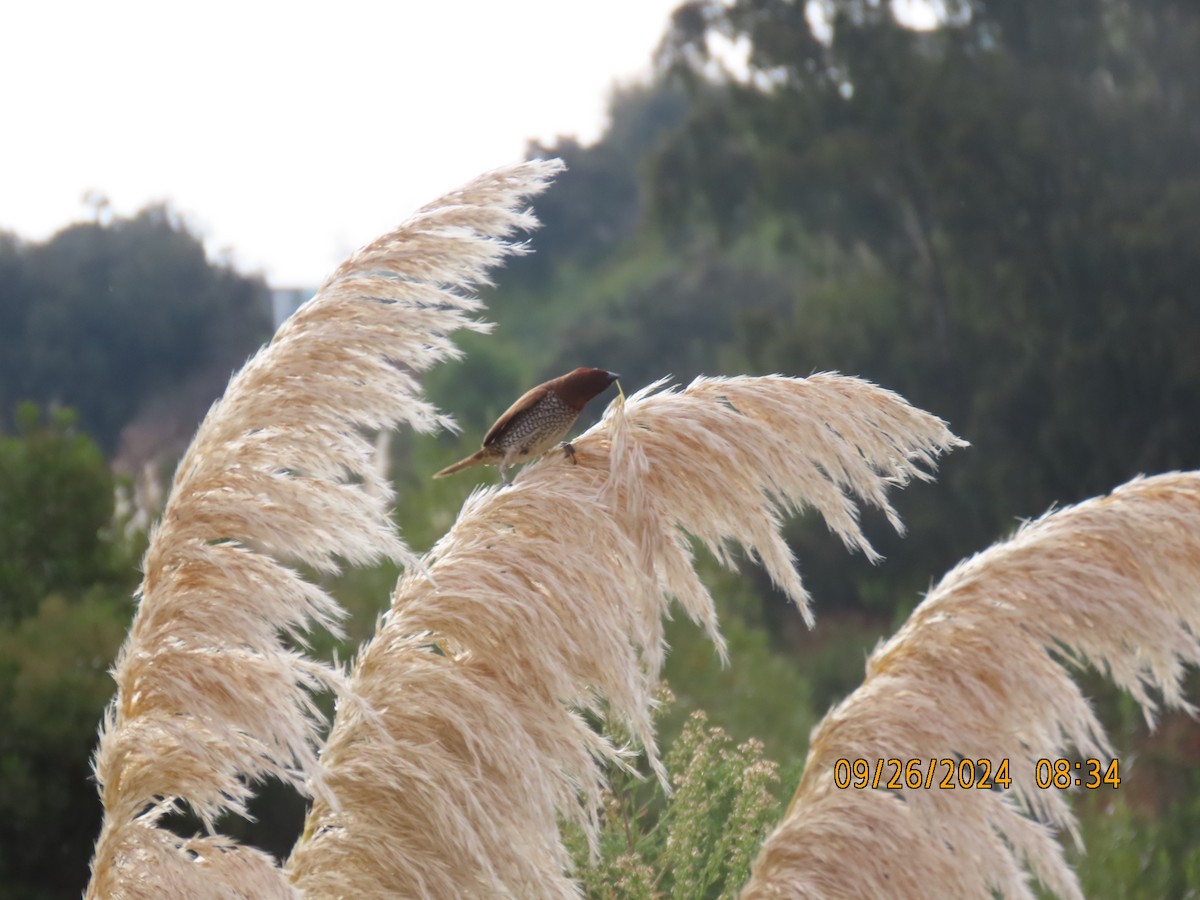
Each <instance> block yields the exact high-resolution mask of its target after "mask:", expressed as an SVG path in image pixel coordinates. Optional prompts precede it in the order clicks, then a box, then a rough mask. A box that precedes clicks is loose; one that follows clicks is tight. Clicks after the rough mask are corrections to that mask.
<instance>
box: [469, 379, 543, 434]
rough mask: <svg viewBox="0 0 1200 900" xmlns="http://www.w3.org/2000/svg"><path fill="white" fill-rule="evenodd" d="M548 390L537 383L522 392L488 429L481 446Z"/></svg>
mask: <svg viewBox="0 0 1200 900" xmlns="http://www.w3.org/2000/svg"><path fill="white" fill-rule="evenodd" d="M549 390H550V388H549V387H548V386H547V385H545V384H539V385H538V386H537V387H535V388H530V389H529V390H527V391H526V392H525V393H524V394H522V395H521V396H520V397H519V398H518V399H517V402H516V403H514V404H513V405H512V406H510V407H509V408H508V409H506V410H505V411H504V414H503V415H502V416H500V418H498V419H497V420H496V423H495V424H494V425H493V426H492V427H491V428H489V429H488V433H487V434H485V435H484V436H483V446H485V447H486V446H487V445H488V444H490V443H491V442H492V441H494V440H495V439H496V438H497V437H499V435H500V433H501V432H503V431H504V429H505V428H507V427H508V425H509V423H510V422H512V420H513V419H515V418H516V417H517V416H519V415H520V414H521V413H523V412H525V410H527V409H529V408H530V407H531V406H533V405H534V404H535V403H537V402H538V401H539V400H541V399H542V398H543V397H545V396H546V394H547V393H548V392H549Z"/></svg>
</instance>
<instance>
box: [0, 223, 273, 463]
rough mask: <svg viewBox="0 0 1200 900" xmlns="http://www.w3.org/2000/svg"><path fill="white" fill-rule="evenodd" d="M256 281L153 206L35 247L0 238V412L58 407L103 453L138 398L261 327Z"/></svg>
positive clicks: (222, 360) (235, 353) (258, 336)
mask: <svg viewBox="0 0 1200 900" xmlns="http://www.w3.org/2000/svg"><path fill="white" fill-rule="evenodd" d="M265 290H266V288H265V285H264V284H263V283H262V281H260V280H258V279H255V278H247V277H245V276H243V275H240V274H238V273H236V272H235V271H234V270H233V269H231V268H227V267H224V266H219V265H214V264H212V263H210V262H209V260H208V259H207V257H206V255H205V251H204V245H203V243H202V242H201V241H200V239H199V238H198V237H197V236H196V235H195V234H193V233H192V232H191V231H189V230H188V228H187V226H186V225H185V224H184V222H183V221H182V220H181V218H180V217H179V216H178V215H177V214H175V213H173V212H172V211H171V210H169V209H168V208H166V207H162V206H156V207H149V208H147V209H145V210H143V211H141V212H140V213H138V214H137V215H136V216H133V217H132V218H121V217H117V218H115V219H113V220H112V221H111V222H108V223H100V222H92V223H85V224H78V225H72V226H70V227H69V228H66V229H64V230H62V231H60V232H59V233H58V234H56V235H54V236H53V237H52V238H51V239H50V240H48V241H47V242H45V243H43V244H31V245H25V244H20V243H18V242H16V241H15V240H13V239H11V238H9V237H7V236H0V360H3V362H0V409H3V410H8V409H11V408H12V407H13V406H14V405H15V404H16V403H17V402H19V401H21V400H35V401H37V402H39V403H62V404H68V405H70V406H73V407H75V408H76V409H78V410H79V412H80V418H81V421H82V423H83V425H84V427H85V428H86V429H87V430H88V432H89V433H90V434H93V435H94V436H95V437H96V438H97V440H98V441H99V443H100V445H101V446H102V447H104V448H105V449H106V450H108V451H110V452H111V451H112V450H113V449H115V447H116V445H117V439H118V436H119V434H120V430H121V428H122V427H123V426H124V425H125V424H126V423H127V422H128V421H129V420H130V419H132V418H133V416H134V415H135V414H136V413H137V411H138V410H139V409H140V408H141V407H142V405H143V404H144V403H145V402H146V401H148V400H149V399H151V398H152V397H154V396H155V395H156V394H158V393H160V392H162V391H164V390H165V389H169V388H171V387H175V386H178V384H179V383H180V382H181V381H182V380H183V379H184V378H185V377H187V376H188V375H190V374H192V373H194V372H196V371H197V370H198V369H200V368H202V367H204V366H211V365H218V366H221V367H223V368H226V369H229V368H233V367H234V366H236V365H237V363H239V362H240V361H241V360H242V359H244V358H245V356H246V355H247V354H248V352H249V351H250V350H252V349H253V348H254V347H255V346H256V345H257V344H258V343H259V342H260V341H261V340H262V338H263V337H265V336H266V333H267V322H266V298H265Z"/></svg>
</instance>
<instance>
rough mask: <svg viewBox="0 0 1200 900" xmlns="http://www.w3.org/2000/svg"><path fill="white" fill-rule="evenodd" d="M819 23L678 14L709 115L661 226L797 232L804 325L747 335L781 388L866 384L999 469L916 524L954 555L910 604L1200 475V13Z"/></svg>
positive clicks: (770, 2) (1080, 11)
mask: <svg viewBox="0 0 1200 900" xmlns="http://www.w3.org/2000/svg"><path fill="white" fill-rule="evenodd" d="M808 6H809V4H806V3H802V2H785V0H739V2H734V3H732V4H729V5H725V4H720V3H715V2H714V3H709V2H699V3H691V4H686V5H685V6H684V7H683V8H681V10H680V11H679V12H678V13H677V14H676V17H675V20H674V26H673V30H672V33H671V35H670V37H669V39H668V41H667V44H666V48H667V49H666V52H665V58H666V60H667V61H668V64H670V65H673V66H674V67H675V70H676V71H678V72H682V73H684V75H685V76H686V78H685V80H686V81H688V82H689V83H690V84H692V85H693V86H694V90H693V109H692V113H691V114H690V116H689V119H688V121H687V122H686V123H685V125H684V126H683V128H682V129H680V131H679V132H678V133H677V135H676V136H675V138H674V139H673V140H672V141H671V142H670V143H669V145H668V146H667V147H665V148H664V150H663V151H662V153H661V154H660V157H659V159H658V162H657V164H656V167H655V173H656V178H655V182H654V183H655V184H656V185H657V188H656V204H657V208H658V210H659V218H660V220H662V221H664V222H667V223H675V224H676V227H685V228H686V227H692V226H691V224H690V223H691V222H693V221H694V220H695V218H696V217H697V216H707V217H709V218H712V219H713V220H715V221H716V222H718V223H719V228H720V229H721V230H722V232H723V233H725V234H726V237H727V238H728V239H732V238H736V237H737V236H738V235H739V234H745V233H747V232H749V231H752V230H754V229H756V228H757V229H761V228H762V224H761V223H762V222H763V221H771V220H781V221H782V222H783V223H784V224H783V225H782V226H781V227H780V231H781V233H786V234H788V235H789V240H790V241H791V242H792V244H793V246H795V247H797V248H798V249H797V253H799V254H801V255H804V256H806V257H807V258H808V259H809V260H811V261H812V262H811V263H810V265H809V273H810V274H809V277H808V278H806V279H805V280H804V283H803V285H802V287H801V288H800V289H798V290H797V292H796V297H795V303H794V309H793V313H792V315H791V317H790V320H784V321H780V319H779V317H775V316H769V315H766V316H764V315H761V314H760V315H758V316H757V317H754V318H749V319H747V320H745V321H744V323H743V324H744V327H745V329H746V331H745V335H746V339H745V341H744V343H743V348H744V350H745V352H746V353H747V355H749V356H750V358H751V359H752V360H753V361H754V363H755V366H756V368H762V369H766V370H782V371H788V370H794V369H795V368H796V367H797V366H802V367H804V368H805V369H807V368H809V367H815V368H827V367H828V368H837V369H848V370H851V371H856V372H860V373H862V374H864V375H867V376H868V377H872V378H874V379H876V380H879V381H881V382H883V383H887V384H890V385H893V386H895V387H896V388H897V389H898V390H901V391H903V392H904V393H905V395H906V396H910V397H912V398H914V400H915V401H916V402H919V403H921V404H922V405H923V406H925V407H926V408H929V409H933V410H935V411H937V412H938V413H939V414H940V415H942V416H944V417H946V418H947V419H949V420H950V421H951V422H953V423H954V425H955V426H956V428H958V429H960V430H961V432H962V433H963V434H964V435H965V436H966V437H967V438H969V439H970V440H971V441H972V442H973V443H975V444H976V446H977V447H978V448H980V449H979V450H978V451H976V452H973V453H972V454H970V455H969V456H968V457H967V458H966V459H964V460H963V461H962V462H961V463H955V464H952V466H951V467H950V469H949V470H948V482H949V484H950V486H951V487H952V491H948V492H943V493H942V494H940V495H939V500H938V502H939V503H940V504H943V506H942V508H941V509H939V510H938V511H937V512H936V514H932V515H929V516H927V517H925V518H926V519H927V521H928V522H930V523H942V525H941V526H937V525H936V524H934V525H933V526H932V527H933V528H934V531H931V532H921V531H919V530H918V529H920V528H921V527H922V524H921V521H920V519H917V520H915V521H914V523H913V524H914V535H915V536H916V537H917V538H918V540H916V541H914V542H913V543H914V544H917V545H924V546H929V547H939V548H941V549H940V551H939V552H941V553H943V554H944V555H943V556H941V557H940V558H937V559H922V560H920V561H918V562H916V563H915V564H914V565H913V566H912V567H911V568H910V569H909V572H908V574H907V575H906V576H905V577H904V581H905V582H907V583H909V584H911V585H912V586H913V587H914V588H915V587H917V586H919V585H920V584H921V583H922V582H924V581H925V580H927V579H928V577H929V574H930V573H931V572H935V571H939V570H940V569H941V568H944V567H945V566H946V565H948V563H949V562H950V561H952V560H953V559H954V558H955V557H957V556H961V555H962V554H964V553H966V552H968V551H969V550H970V549H971V548H972V547H974V546H978V545H979V544H981V543H984V542H985V541H987V540H989V539H990V538H991V537H992V536H993V535H994V534H995V533H996V532H997V531H998V530H1001V529H1004V528H1006V527H1009V523H1011V522H1012V521H1013V520H1014V518H1016V517H1020V516H1029V515H1033V514H1037V513H1038V512H1041V511H1043V510H1044V509H1046V508H1047V507H1048V506H1049V505H1050V504H1051V503H1054V502H1064V501H1073V500H1077V499H1080V498H1082V497H1085V496H1088V495H1090V494H1093V493H1096V492H1097V491H1099V490H1102V489H1104V488H1105V487H1106V486H1107V485H1110V484H1113V483H1117V482H1120V481H1123V480H1125V479H1127V478H1129V477H1130V476H1131V475H1134V474H1136V473H1138V472H1142V471H1160V470H1166V469H1175V468H1187V467H1190V466H1195V465H1197V464H1200V420H1197V418H1196V417H1195V416H1193V415H1191V414H1190V411H1191V410H1192V409H1194V408H1196V407H1197V405H1200V378H1198V377H1197V375H1198V374H1200V370H1198V369H1197V366H1198V365H1200V363H1198V362H1197V354H1196V352H1195V347H1196V346H1197V345H1200V302H1198V300H1200V298H1198V295H1197V290H1196V287H1195V285H1196V284H1198V283H1200V260H1198V258H1197V257H1196V254H1195V253H1194V252H1191V250H1189V247H1193V246H1194V244H1195V241H1196V239H1197V236H1198V235H1200V203H1198V202H1197V200H1198V199H1200V166H1198V165H1197V160H1200V134H1198V133H1197V131H1196V129H1195V128H1194V126H1193V123H1194V121H1195V116H1196V114H1197V103H1198V100H1200V70H1197V68H1196V67H1195V65H1194V53H1193V50H1192V49H1191V48H1194V46H1195V44H1196V41H1197V40H1198V39H1200V12H1198V11H1197V10H1196V8H1195V7H1194V6H1193V5H1188V4H1181V3H1174V2H1168V0H1163V2H1155V3H1150V4H1146V3H1132V2H1124V0H1064V2H1056V3H1042V2H1032V0H982V2H978V3H972V4H970V5H969V6H968V5H966V4H949V5H948V12H947V19H946V20H945V21H943V23H942V24H941V26H940V27H938V28H937V29H935V30H933V31H931V32H925V33H921V32H915V31H912V30H911V29H908V28H905V27H903V26H902V25H900V24H899V23H898V22H897V21H896V20H895V19H894V18H893V16H892V14H891V12H890V6H889V4H886V3H868V2H861V0H828V2H825V3H823V4H822V6H823V8H824V10H825V12H826V18H827V19H828V21H829V22H830V23H831V29H832V30H831V33H830V35H829V37H828V38H827V39H826V38H825V37H823V36H822V35H821V34H820V33H819V30H818V29H816V28H814V26H813V24H812V23H811V22H810V20H809V17H808V16H806V9H807V8H808ZM713 33H718V34H721V35H723V36H725V37H727V38H733V39H742V40H744V41H745V42H746V43H747V44H748V45H749V47H750V66H751V75H750V77H748V78H745V79H742V80H738V79H733V78H728V79H726V80H725V81H723V82H719V83H714V82H713V81H712V80H711V78H709V77H707V76H705V75H703V74H702V73H703V72H705V71H707V70H706V69H705V64H706V63H707V61H708V58H709V57H708V51H707V47H708V46H709V42H708V37H709V35H711V34H713ZM952 495H957V496H958V497H970V502H969V504H961V503H959V501H956V500H955V499H954V497H953V496H952ZM911 518H912V517H911V516H910V519H911ZM944 528H949V529H952V530H948V531H947V530H941V529H944ZM885 552H886V545H885ZM888 576H889V578H890V579H891V580H892V581H893V584H894V582H895V576H896V571H895V569H894V568H890V571H889V573H888ZM868 580H869V579H868ZM872 592H873V591H872V590H871V589H870V588H869V587H868V586H867V584H866V583H865V582H864V583H862V584H860V594H869V593H872ZM906 593H908V592H906ZM890 594H891V596H892V597H894V596H895V590H894V589H893V590H892V591H891V592H890ZM910 595H911V594H910ZM888 602H889V603H890V602H892V601H891V600H889V601H888Z"/></svg>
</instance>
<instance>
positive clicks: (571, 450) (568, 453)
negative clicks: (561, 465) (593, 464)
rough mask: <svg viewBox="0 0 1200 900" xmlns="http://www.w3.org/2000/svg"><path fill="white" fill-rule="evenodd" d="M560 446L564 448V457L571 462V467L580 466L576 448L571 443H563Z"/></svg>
mask: <svg viewBox="0 0 1200 900" xmlns="http://www.w3.org/2000/svg"><path fill="white" fill-rule="evenodd" d="M558 446H559V447H561V448H562V452H563V456H565V457H566V458H567V459H569V460H570V461H571V465H573V466H577V465H579V460H578V459H576V458H575V447H574V446H573V445H572V444H571V442H570V441H563V442H562V443H561V444H559V445H558Z"/></svg>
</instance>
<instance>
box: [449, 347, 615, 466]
mask: <svg viewBox="0 0 1200 900" xmlns="http://www.w3.org/2000/svg"><path fill="white" fill-rule="evenodd" d="M618 377H620V376H618V375H616V374H614V373H613V372H606V371H605V370H604V369H576V370H575V371H573V372H568V373H567V374H566V375H560V376H559V377H558V378H552V379H550V380H549V381H547V382H545V383H543V384H539V385H538V386H537V387H535V388H532V389H531V390H528V391H526V392H525V393H524V394H522V395H521V399H519V400H518V401H517V402H516V403H514V404H513V405H512V406H510V407H509V408H508V409H507V410H506V411H505V413H504V415H502V416H501V417H500V418H499V419H497V420H496V424H495V425H493V426H492V427H491V430H490V431H488V433H487V434H486V435H485V436H484V438H483V446H482V447H481V448H480V449H479V450H477V451H475V452H474V453H472V454H471V455H470V456H468V457H467V458H466V459H463V460H460V461H459V462H456V463H455V464H454V465H452V466H447V467H446V468H444V469H442V471H440V472H438V473H437V474H436V475H434V476H433V477H434V478H444V477H446V476H447V475H453V474H454V473H455V472H459V471H461V470H463V469H469V468H470V467H471V466H488V465H498V466H500V480H501V481H503V482H504V483H505V484H508V483H509V480H508V468H509V466H512V465H514V464H516V463H523V462H528V461H529V460H531V459H534V458H535V457H538V456H541V455H542V454H543V453H545V452H546V451H547V450H549V449H550V448H551V447H553V446H554V445H555V444H557V443H559V442H560V441H562V439H563V438H565V437H566V436H567V432H568V431H570V430H571V426H572V425H574V424H575V420H576V419H578V418H579V414H580V413H581V412H583V408H584V407H585V406H587V403H588V401H589V400H591V399H592V398H593V397H595V396H596V395H597V394H599V393H601V392H602V391H603V390H604V389H605V388H607V387H608V386H609V385H610V384H612V383H613V382H614V381H616V380H617V378H618ZM563 449H564V450H566V451H567V454H568V455H569V456H571V457H572V458H574V451H573V450H572V448H571V445H570V444H564V446H563Z"/></svg>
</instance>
